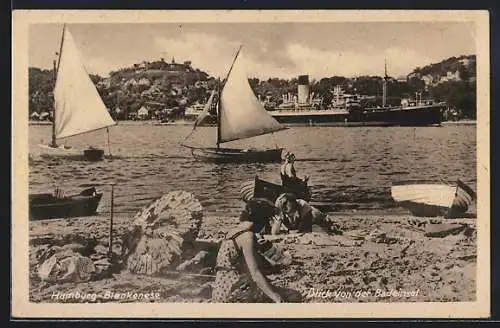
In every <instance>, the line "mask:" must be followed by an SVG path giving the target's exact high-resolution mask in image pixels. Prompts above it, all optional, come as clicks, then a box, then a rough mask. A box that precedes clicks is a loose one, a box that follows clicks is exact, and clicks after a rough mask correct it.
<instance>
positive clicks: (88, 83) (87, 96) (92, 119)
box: [39, 26, 116, 161]
mask: <svg viewBox="0 0 500 328" xmlns="http://www.w3.org/2000/svg"><path fill="white" fill-rule="evenodd" d="M113 125H116V122H115V121H114V120H113V119H112V118H111V116H110V115H109V112H108V110H107V108H106V106H105V105H104V103H103V101H102V99H101V97H100V96H99V93H98V92H97V89H96V88H95V86H94V84H93V83H92V80H91V79H90V77H89V74H88V73H87V71H86V69H85V67H84V65H83V63H82V62H81V60H80V56H79V54H78V50H77V48H76V45H75V42H74V40H73V37H72V36H71V33H70V31H69V30H68V28H67V27H66V26H64V27H63V32H62V37H61V46H60V50H59V58H58V61H57V65H56V60H54V109H53V115H52V142H51V143H50V144H40V145H39V150H40V152H41V154H40V155H41V156H49V157H74V156H78V155H80V156H81V158H82V159H83V160H88V161H99V160H102V159H103V158H104V150H102V149H100V148H95V147H89V148H87V149H85V150H83V151H82V150H78V149H74V148H73V147H67V146H65V145H58V144H57V139H61V138H68V137H72V136H76V135H80V134H84V133H89V132H93V131H96V130H101V129H105V128H106V129H108V128H109V127H111V126H113ZM107 132H108V143H109V129H108V131H107Z"/></svg>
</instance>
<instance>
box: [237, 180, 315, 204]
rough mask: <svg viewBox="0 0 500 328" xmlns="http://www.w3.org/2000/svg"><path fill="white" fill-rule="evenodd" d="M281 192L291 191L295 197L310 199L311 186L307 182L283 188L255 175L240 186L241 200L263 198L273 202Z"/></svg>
mask: <svg viewBox="0 0 500 328" xmlns="http://www.w3.org/2000/svg"><path fill="white" fill-rule="evenodd" d="M283 193H291V194H293V195H295V197H297V198H300V199H304V200H306V201H309V200H311V195H312V192H311V188H310V187H309V186H307V183H303V184H301V185H297V186H296V188H285V187H283V186H282V185H279V184H276V183H272V182H268V181H265V180H261V179H259V177H255V179H254V180H251V181H247V182H245V183H243V184H242V186H241V197H242V199H243V200H245V199H250V198H265V199H267V200H269V201H271V202H273V203H274V202H275V201H276V199H277V198H278V197H279V195H281V194H283Z"/></svg>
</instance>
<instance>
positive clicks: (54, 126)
mask: <svg viewBox="0 0 500 328" xmlns="http://www.w3.org/2000/svg"><path fill="white" fill-rule="evenodd" d="M65 30H66V24H64V25H63V30H62V35H61V45H60V47H59V53H56V55H59V56H58V58H57V66H56V61H55V59H54V62H53V64H54V89H53V91H52V94H53V95H54V91H55V89H56V82H57V72H58V70H59V64H60V63H61V56H62V50H63V42H64V32H65ZM53 98H54V104H53V109H52V143H51V144H50V146H51V147H54V148H56V147H57V141H56V99H55V95H54V97H53Z"/></svg>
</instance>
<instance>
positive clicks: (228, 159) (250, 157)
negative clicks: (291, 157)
mask: <svg viewBox="0 0 500 328" xmlns="http://www.w3.org/2000/svg"><path fill="white" fill-rule="evenodd" d="M282 151H283V149H282V148H277V149H266V150H252V149H250V150H246V149H236V148H215V147H214V148H191V153H192V155H193V157H194V158H195V159H197V160H203V161H207V162H214V163H246V162H251V163H279V162H281V153H282Z"/></svg>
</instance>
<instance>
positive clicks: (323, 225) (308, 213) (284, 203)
mask: <svg viewBox="0 0 500 328" xmlns="http://www.w3.org/2000/svg"><path fill="white" fill-rule="evenodd" d="M275 206H276V208H277V209H278V210H279V214H278V215H277V216H275V217H274V218H273V223H272V227H271V233H272V234H273V235H277V234H279V233H280V231H281V228H282V227H284V228H285V229H286V230H296V231H297V232H312V231H313V226H315V228H316V227H317V228H318V229H319V232H325V233H329V232H332V230H331V223H330V222H329V221H328V219H327V217H326V215H325V214H324V213H322V212H321V211H320V210H318V209H317V208H315V207H313V206H311V205H309V204H308V203H307V202H306V201H304V200H302V199H296V198H295V196H294V195H292V194H282V195H281V196H279V197H278V199H276V203H275Z"/></svg>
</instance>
